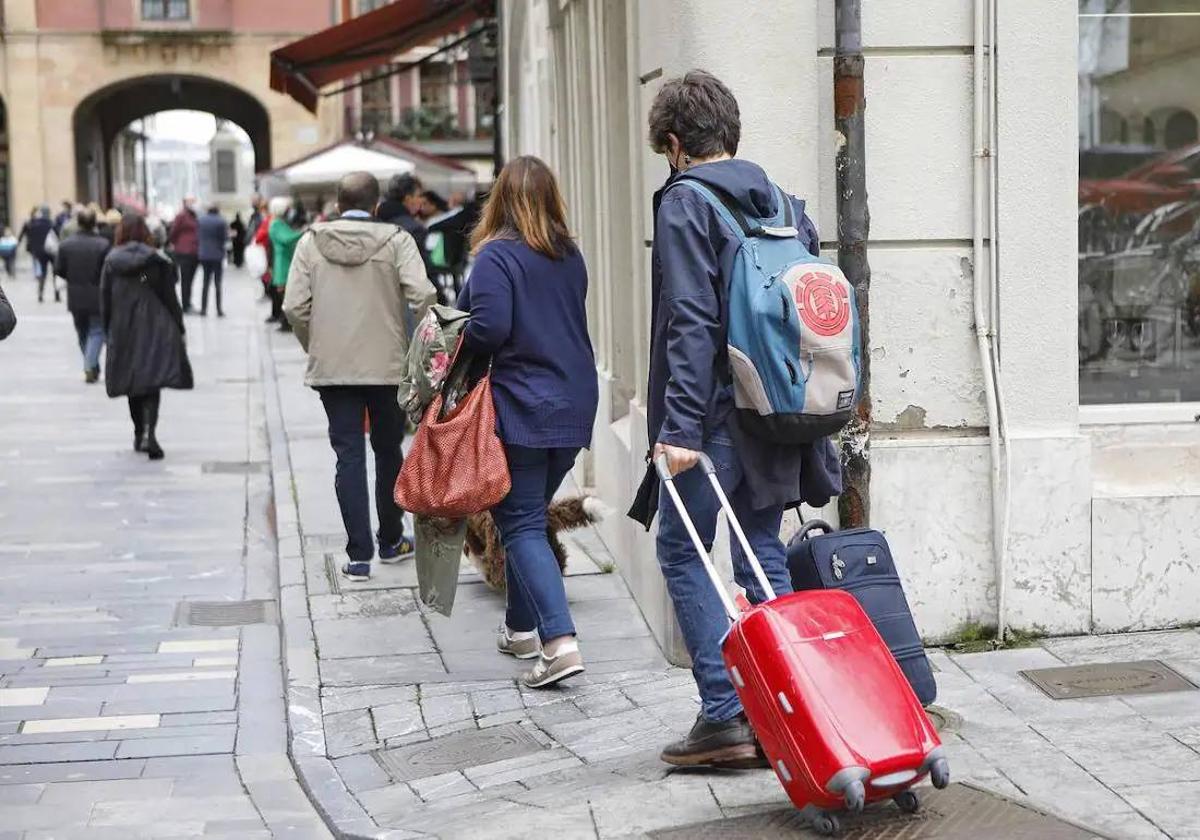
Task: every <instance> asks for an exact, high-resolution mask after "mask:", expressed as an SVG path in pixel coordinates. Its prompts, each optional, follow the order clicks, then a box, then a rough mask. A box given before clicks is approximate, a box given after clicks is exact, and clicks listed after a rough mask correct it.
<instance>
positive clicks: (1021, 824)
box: [649, 785, 1103, 840]
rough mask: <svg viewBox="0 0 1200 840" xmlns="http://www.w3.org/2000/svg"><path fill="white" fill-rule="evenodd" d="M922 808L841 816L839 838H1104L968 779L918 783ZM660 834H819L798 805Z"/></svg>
mask: <svg viewBox="0 0 1200 840" xmlns="http://www.w3.org/2000/svg"><path fill="white" fill-rule="evenodd" d="M918 795H919V796H920V797H921V810H920V812H918V813H917V814H914V815H911V816H910V815H907V814H903V813H901V812H900V811H899V809H897V808H896V806H895V805H892V804H891V803H886V804H881V805H873V806H870V807H868V808H867V810H866V812H865V813H863V814H862V815H861V816H850V815H842V816H839V819H840V820H841V824H842V833H841V834H839V835H838V836H839V837H840V838H841V840H895V839H896V838H900V837H903V838H905V840H935V838H936V839H937V840H962V838H964V837H969V838H971V840H1096V838H1100V840H1103V835H1100V834H1097V833H1095V832H1093V831H1088V830H1086V829H1083V828H1080V827H1079V826H1076V825H1072V824H1071V823H1069V822H1064V821H1063V820H1060V819H1057V818H1055V817H1051V816H1049V815H1047V814H1043V813H1041V812H1040V811H1035V810H1033V809H1032V808H1027V807H1025V806H1024V805H1019V804H1017V803H1016V802H1013V801H1012V800H1009V799H1004V798H1003V797H1000V796H996V795H995V794H992V793H987V792H986V791H982V790H978V789H976V788H972V787H968V786H966V785H951V786H950V787H948V788H946V789H945V790H932V789H930V788H920V789H919V791H918ZM649 836H650V837H653V838H656V840H708V838H713V840H717V838H720V840H790V838H796V840H801V838H804V840H807V838H815V837H819V836H820V835H818V834H817V833H816V832H814V831H813V830H812V829H810V828H808V827H807V826H806V824H805V820H804V817H802V816H801V815H800V812H799V811H796V810H794V809H791V808H789V809H787V810H783V811H770V812H768V813H765V814H752V815H750V816H747V817H735V818H733V819H727V820H715V821H713V822H707V823H700V824H698V825H689V826H683V827H682V828H669V829H663V830H660V831H652V832H650V834H649Z"/></svg>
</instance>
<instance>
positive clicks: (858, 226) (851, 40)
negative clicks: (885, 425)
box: [833, 0, 871, 528]
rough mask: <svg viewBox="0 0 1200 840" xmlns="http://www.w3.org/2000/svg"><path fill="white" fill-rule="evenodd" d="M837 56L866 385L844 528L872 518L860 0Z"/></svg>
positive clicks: (851, 2) (850, 439)
mask: <svg viewBox="0 0 1200 840" xmlns="http://www.w3.org/2000/svg"><path fill="white" fill-rule="evenodd" d="M834 21H835V30H836V42H835V46H834V55H833V97H834V125H835V127H836V130H837V144H838V148H837V219H838V266H839V267H840V268H841V269H842V272H843V273H844V274H845V275H846V279H848V280H849V281H850V283H851V284H852V285H853V286H854V290H855V295H854V296H855V300H856V302H857V304H858V314H859V320H860V322H861V324H862V336H861V338H860V348H861V363H862V389H861V392H860V393H859V398H858V406H857V407H856V409H855V415H854V418H853V419H852V420H851V421H850V424H849V426H847V427H846V429H845V430H844V431H843V432H842V462H843V464H844V465H845V482H844V483H845V487H844V489H843V491H842V495H841V497H840V498H839V499H838V516H839V521H840V524H841V527H843V528H857V527H863V526H865V525H867V524H868V522H869V521H870V518H871V493H870V487H871V460H870V455H871V453H870V445H871V441H870V432H871V352H870V350H871V343H870V324H871V312H870V288H871V266H870V264H869V263H868V262H867V238H868V236H869V234H870V230H871V213H870V210H869V209H868V207H867V156H866V132H865V117H866V97H865V96H864V94H863V54H862V7H861V0H836V6H835V7H834Z"/></svg>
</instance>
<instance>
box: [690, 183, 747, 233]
mask: <svg viewBox="0 0 1200 840" xmlns="http://www.w3.org/2000/svg"><path fill="white" fill-rule="evenodd" d="M675 183H677V184H684V185H686V186H688V187H691V188H692V190H693V191H695V192H697V193H699V194H700V195H701V196H702V197H703V198H704V199H705V200H707V201H708V203H709V204H711V205H712V206H713V209H714V210H716V211H717V215H718V216H720V217H721V218H723V219H724V220H725V222H726V223H727V224H728V225H729V226H730V227H732V228H733V229H734V230H735V231H737V232H738V233H740V235H741V236H740V238H741V239H742V240H743V241H744V240H746V239H749V238H751V237H753V236H757V235H758V230H759V226H758V225H757V224H751V223H750V220H749V219H748V218H746V214H745V213H743V212H742V210H741V208H740V207H738V205H737V202H736V201H734V200H733V197H732V196H730V195H729V194H728V193H727V192H725V191H724V190H718V189H715V188H713V187H710V186H709V185H708V184H701V183H700V182H699V181H693V180H691V179H690V178H680V179H679V180H678V181H676V182H675ZM672 186H674V184H672Z"/></svg>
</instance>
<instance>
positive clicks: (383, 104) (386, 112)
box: [360, 71, 393, 134]
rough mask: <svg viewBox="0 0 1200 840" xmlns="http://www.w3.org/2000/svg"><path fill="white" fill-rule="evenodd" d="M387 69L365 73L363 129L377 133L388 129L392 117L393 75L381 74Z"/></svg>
mask: <svg viewBox="0 0 1200 840" xmlns="http://www.w3.org/2000/svg"><path fill="white" fill-rule="evenodd" d="M383 72H385V71H376V72H374V73H364V74H363V86H362V88H360V90H361V95H362V121H361V127H362V129H363V131H374V132H375V133H376V134H379V133H382V132H383V131H386V130H387V129H388V128H389V127H390V126H391V125H392V123H393V119H392V77H391V76H384V75H380V74H381V73H383Z"/></svg>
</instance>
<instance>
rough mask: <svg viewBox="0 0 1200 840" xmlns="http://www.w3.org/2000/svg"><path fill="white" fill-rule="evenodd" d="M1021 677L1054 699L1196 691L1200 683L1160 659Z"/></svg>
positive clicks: (1040, 671) (1027, 673)
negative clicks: (1195, 683) (1187, 677)
mask: <svg viewBox="0 0 1200 840" xmlns="http://www.w3.org/2000/svg"><path fill="white" fill-rule="evenodd" d="M1021 676H1023V677H1024V678H1025V679H1027V680H1029V681H1030V682H1031V683H1033V684H1034V685H1036V686H1037V687H1038V688H1040V689H1041V690H1042V691H1044V692H1045V693H1046V695H1047V696H1048V697H1050V698H1051V699H1052V700H1070V699H1073V698H1077V697H1111V696H1113V695H1118V694H1163V693H1166V692H1168V691H1195V690H1196V686H1195V685H1193V684H1192V683H1191V682H1190V681H1188V680H1186V679H1184V678H1183V677H1181V676H1180V675H1179V674H1177V673H1176V672H1175V671H1173V670H1172V669H1171V668H1169V667H1168V666H1167V665H1165V664H1163V663H1162V662H1159V661H1158V660H1156V659H1149V660H1146V661H1145V662H1103V663H1097V664H1094V665H1070V666H1067V667H1065V668H1039V669H1037V670H1034V671H1022V672H1021Z"/></svg>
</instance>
